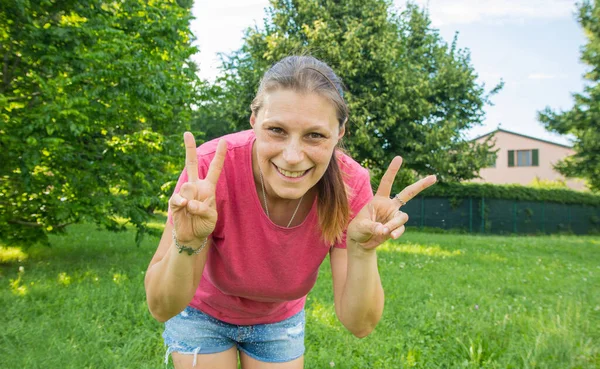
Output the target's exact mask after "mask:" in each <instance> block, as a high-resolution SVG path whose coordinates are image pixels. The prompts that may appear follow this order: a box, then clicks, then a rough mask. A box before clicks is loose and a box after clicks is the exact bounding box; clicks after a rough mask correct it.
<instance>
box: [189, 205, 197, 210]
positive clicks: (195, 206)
mask: <svg viewBox="0 0 600 369" xmlns="http://www.w3.org/2000/svg"><path fill="white" fill-rule="evenodd" d="M188 208H189V209H190V210H192V211H196V209H198V206H197V205H196V204H194V203H191V204H189V205H188Z"/></svg>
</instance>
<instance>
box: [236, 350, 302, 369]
mask: <svg viewBox="0 0 600 369" xmlns="http://www.w3.org/2000/svg"><path fill="white" fill-rule="evenodd" d="M240 360H241V361H242V369H302V368H304V356H300V357H299V358H297V359H295V360H292V361H288V362H286V363H265V362H262V361H258V360H256V359H253V358H251V357H250V356H248V355H246V354H245V353H243V352H241V351H240Z"/></svg>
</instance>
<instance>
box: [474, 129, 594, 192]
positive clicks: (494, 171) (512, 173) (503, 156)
mask: <svg viewBox="0 0 600 369" xmlns="http://www.w3.org/2000/svg"><path fill="white" fill-rule="evenodd" d="M488 136H489V135H488ZM488 136H484V137H481V138H479V139H477V142H480V143H482V142H484V141H485V140H486V138H487V137H488ZM492 140H493V141H494V142H495V148H499V149H500V150H498V153H497V155H498V156H497V158H496V167H495V168H482V169H481V171H480V172H479V175H480V176H481V177H482V178H481V179H475V180H473V182H488V183H496V184H508V183H518V184H522V185H528V184H530V183H531V181H533V180H534V179H535V178H536V177H539V178H540V179H545V180H551V181H555V180H559V179H560V180H562V179H564V177H563V176H562V175H560V174H559V173H558V172H557V171H555V170H554V169H553V165H554V164H556V163H557V162H558V161H559V160H561V159H564V158H565V157H567V156H570V155H573V154H574V153H575V151H573V149H570V148H567V147H562V146H557V145H553V144H550V143H546V142H543V141H538V140H534V139H530V138H527V137H523V136H519V135H513V134H511V133H508V132H502V131H497V132H495V134H494V138H493V139H492ZM533 149H538V150H539V166H535V167H534V166H530V167H518V166H517V158H516V151H517V150H533ZM509 150H514V151H515V166H514V167H509V166H508V151H509ZM566 184H567V186H568V187H569V188H572V189H575V190H583V189H585V184H584V182H583V181H582V180H579V179H569V180H567V181H566Z"/></svg>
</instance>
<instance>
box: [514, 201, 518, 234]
mask: <svg viewBox="0 0 600 369" xmlns="http://www.w3.org/2000/svg"><path fill="white" fill-rule="evenodd" d="M513 233H517V200H515V201H514V202H513Z"/></svg>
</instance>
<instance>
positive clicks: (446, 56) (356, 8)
mask: <svg viewBox="0 0 600 369" xmlns="http://www.w3.org/2000/svg"><path fill="white" fill-rule="evenodd" d="M307 52H308V53H310V54H312V55H314V56H316V57H317V58H320V59H322V60H324V61H325V62H327V63H328V64H329V65H331V66H332V68H333V69H334V70H335V71H336V72H337V73H338V74H339V75H340V77H341V78H342V80H343V81H344V82H345V84H346V87H347V91H346V93H345V98H346V101H347V102H348V104H349V107H350V112H351V114H350V122H349V134H348V135H347V137H346V139H345V146H346V149H347V150H348V151H349V152H350V154H351V155H352V156H353V157H354V158H356V159H357V160H358V161H359V162H361V163H362V164H363V165H365V166H367V167H369V168H370V169H371V170H372V171H373V172H374V176H375V177H378V176H379V174H381V173H380V172H379V170H380V168H386V167H387V164H388V163H389V162H390V160H391V158H392V157H393V156H394V155H402V156H403V157H404V159H405V161H404V162H405V164H404V167H405V168H410V169H413V170H414V171H415V172H416V173H419V174H433V173H435V174H437V175H438V178H439V179H440V180H442V181H458V180H463V179H470V178H474V177H476V176H477V173H478V172H479V169H480V168H481V167H483V166H485V165H486V163H487V161H488V160H489V159H488V156H489V150H490V149H489V147H488V145H487V144H478V143H475V142H469V141H468V140H466V138H465V131H466V130H468V129H470V128H472V127H473V126H476V125H479V124H481V122H482V120H483V118H484V112H483V107H484V106H485V104H486V103H489V99H488V98H489V94H486V92H485V91H484V86H483V85H480V84H478V83H477V81H476V79H477V74H476V73H475V71H474V70H473V67H472V66H471V65H470V59H469V53H468V51H466V50H461V49H458V48H457V45H456V39H454V41H453V42H452V44H450V45H448V44H447V43H446V42H444V41H443V40H442V38H441V37H440V36H439V34H438V32H437V30H435V29H434V28H432V26H431V22H430V20H429V17H428V14H427V13H426V11H424V10H422V9H420V8H419V7H417V6H416V5H412V4H408V5H407V7H406V9H405V10H404V11H402V12H400V13H395V12H394V11H393V10H392V8H391V2H389V1H386V0H349V1H344V2H337V1H332V0H272V1H271V6H270V8H269V9H268V16H267V18H266V19H265V20H264V24H263V27H261V28H259V27H254V28H251V29H248V30H247V31H246V34H245V38H244V44H243V46H242V47H241V49H240V50H238V51H237V52H235V53H233V54H231V55H229V56H227V57H224V58H223V74H222V76H221V78H219V79H218V81H217V88H216V90H215V93H216V96H217V97H215V98H214V99H213V103H212V104H214V108H213V107H212V106H211V104H208V105H206V106H205V109H204V110H202V111H201V112H200V113H201V117H200V118H198V119H197V122H202V123H205V124H206V123H210V122H215V123H216V124H217V125H218V127H217V128H216V129H215V130H214V131H215V132H218V133H224V132H228V131H230V130H237V129H243V128H248V127H249V125H248V117H249V114H250V111H249V105H250V102H251V100H252V98H253V97H254V94H255V92H256V89H257V87H258V83H259V80H260V77H261V76H262V74H263V73H264V72H265V71H266V69H268V68H269V66H270V65H272V64H273V63H274V62H276V61H277V60H279V59H281V58H283V57H285V56H287V55H290V54H298V53H307ZM499 88H500V86H498V87H497V89H499ZM493 92H495V91H492V92H491V93H493ZM400 173H402V174H404V175H405V176H407V177H405V178H403V179H402V180H400V181H398V182H399V184H400V185H403V184H406V183H407V182H408V181H409V180H412V178H410V177H411V176H410V175H409V174H410V173H411V172H410V171H401V172H400Z"/></svg>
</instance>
